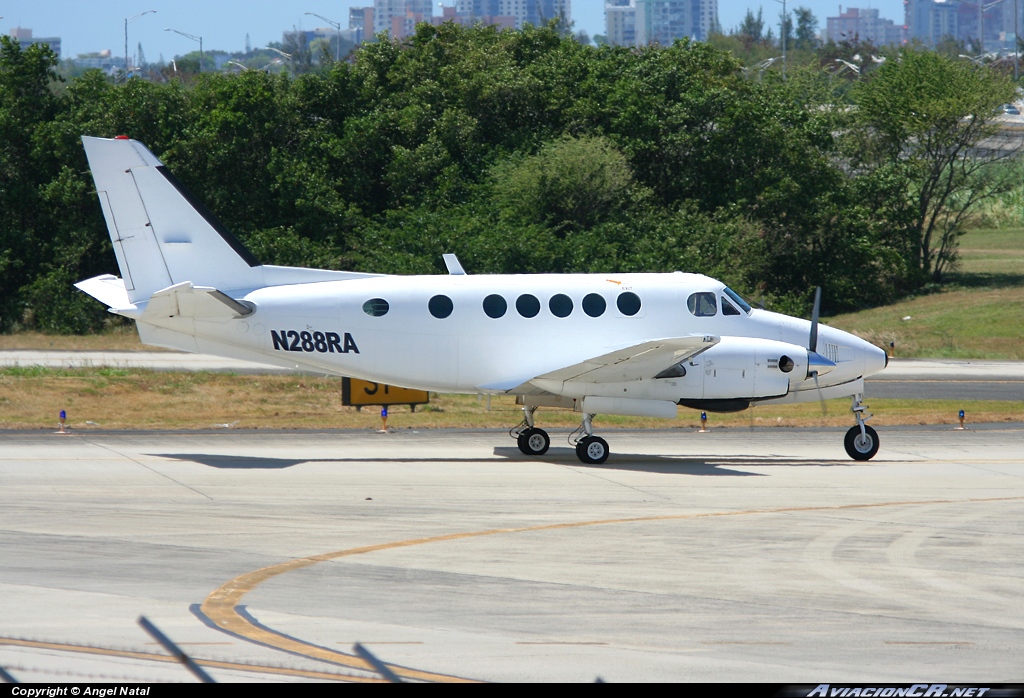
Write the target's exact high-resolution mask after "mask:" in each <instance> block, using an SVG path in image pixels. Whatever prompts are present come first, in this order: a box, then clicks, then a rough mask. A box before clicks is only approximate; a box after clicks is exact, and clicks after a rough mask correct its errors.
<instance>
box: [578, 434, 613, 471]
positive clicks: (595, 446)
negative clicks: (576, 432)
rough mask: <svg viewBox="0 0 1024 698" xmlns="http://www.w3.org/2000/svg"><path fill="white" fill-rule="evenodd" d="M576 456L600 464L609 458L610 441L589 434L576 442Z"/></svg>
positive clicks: (591, 463) (590, 462) (584, 460)
mask: <svg viewBox="0 0 1024 698" xmlns="http://www.w3.org/2000/svg"><path fill="white" fill-rule="evenodd" d="M576 457H577V458H579V459H580V461H582V462H584V463H587V464H589V465H599V464H600V463H604V462H605V461H606V460H608V442H607V441H605V440H604V439H602V438H601V437H600V436H587V437H584V438H582V439H580V440H579V443H577V444H576Z"/></svg>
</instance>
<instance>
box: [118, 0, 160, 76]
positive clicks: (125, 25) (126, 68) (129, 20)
mask: <svg viewBox="0 0 1024 698" xmlns="http://www.w3.org/2000/svg"><path fill="white" fill-rule="evenodd" d="M154 12H156V10H146V11H145V12H140V13H139V14H137V15H135V16H134V17H125V18H124V81H125V82H128V25H129V24H131V23H132V22H134V21H135V20H137V19H138V18H139V17H141V16H143V15H148V14H152V13H154Z"/></svg>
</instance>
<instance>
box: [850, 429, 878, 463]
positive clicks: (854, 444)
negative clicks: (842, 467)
mask: <svg viewBox="0 0 1024 698" xmlns="http://www.w3.org/2000/svg"><path fill="white" fill-rule="evenodd" d="M843 445H844V446H846V453H847V454H849V456H850V458H852V459H854V460H871V459H872V458H874V456H875V454H876V453H878V434H877V433H875V430H874V429H872V428H871V427H869V426H865V427H864V434H861V433H860V427H859V426H858V427H850V431H848V432H846V438H845V439H843Z"/></svg>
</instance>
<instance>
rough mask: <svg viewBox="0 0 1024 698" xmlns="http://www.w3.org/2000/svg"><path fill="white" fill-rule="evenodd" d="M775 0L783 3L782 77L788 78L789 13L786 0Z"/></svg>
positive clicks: (780, 27)
mask: <svg viewBox="0 0 1024 698" xmlns="http://www.w3.org/2000/svg"><path fill="white" fill-rule="evenodd" d="M775 2H777V3H779V4H780V5H782V24H781V25H779V29H780V30H781V34H782V79H783V80H785V79H786V34H788V33H789V32H787V31H786V28H787V26H788V24H789V15H787V14H786V0H775Z"/></svg>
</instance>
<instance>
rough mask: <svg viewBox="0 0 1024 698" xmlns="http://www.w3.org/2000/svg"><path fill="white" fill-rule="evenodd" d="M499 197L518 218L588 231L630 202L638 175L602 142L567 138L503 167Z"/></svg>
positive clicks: (497, 179) (498, 174)
mask: <svg viewBox="0 0 1024 698" xmlns="http://www.w3.org/2000/svg"><path fill="white" fill-rule="evenodd" d="M492 177H493V179H494V191H495V198H496V199H497V201H498V205H499V206H500V207H501V208H502V209H503V210H504V211H507V212H509V214H511V215H512V216H514V217H516V218H518V219H520V220H523V221H528V222H533V223H543V224H545V225H547V226H548V227H550V228H554V229H558V230H565V229H573V228H575V229H586V228H591V227H593V226H594V225H596V224H598V223H600V222H602V221H604V220H607V219H608V217H609V216H611V215H612V214H614V213H615V212H616V211H619V210H621V209H622V208H623V207H624V206H625V205H626V204H627V202H628V201H629V198H630V193H631V188H632V186H633V176H632V173H631V172H630V169H629V164H628V163H627V162H626V158H625V157H624V156H623V155H622V153H620V152H619V151H618V150H617V149H616V148H615V147H614V146H613V145H612V144H611V143H610V142H609V141H608V140H606V139H604V138H600V137H583V138H572V137H565V138H561V139H559V140H557V141H553V142H551V143H547V144H545V145H544V146H543V147H542V148H541V149H540V151H539V152H538V153H537V154H536V155H531V156H527V157H526V158H523V159H521V160H519V161H506V162H503V163H499V164H498V165H497V166H496V167H495V168H494V170H493V173H492Z"/></svg>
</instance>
